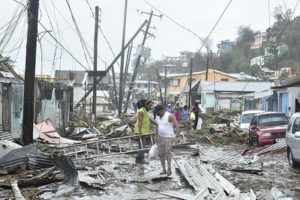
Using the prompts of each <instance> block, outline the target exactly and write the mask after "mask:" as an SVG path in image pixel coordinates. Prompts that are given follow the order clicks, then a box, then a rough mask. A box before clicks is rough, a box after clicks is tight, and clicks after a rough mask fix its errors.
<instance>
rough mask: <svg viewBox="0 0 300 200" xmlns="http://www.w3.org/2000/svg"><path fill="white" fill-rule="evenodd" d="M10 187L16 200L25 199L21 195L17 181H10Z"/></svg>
mask: <svg viewBox="0 0 300 200" xmlns="http://www.w3.org/2000/svg"><path fill="white" fill-rule="evenodd" d="M11 187H12V191H13V193H14V196H15V199H16V200H25V198H24V197H23V195H22V193H21V191H20V189H19V187H18V181H17V180H14V181H12V182H11Z"/></svg>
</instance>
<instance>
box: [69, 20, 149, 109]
mask: <svg viewBox="0 0 300 200" xmlns="http://www.w3.org/2000/svg"><path fill="white" fill-rule="evenodd" d="M146 24H147V20H145V21H144V22H143V24H142V25H141V26H140V27H139V28H138V30H137V31H136V32H135V33H134V35H133V36H132V37H131V38H130V40H129V41H128V42H127V43H126V45H125V46H124V49H126V48H127V47H128V46H129V45H130V44H131V43H132V41H133V40H134V39H135V38H136V37H137V35H138V34H139V33H140V32H141V30H142V28H143V27H144V26H145V25H146ZM121 54H122V52H119V54H118V55H117V56H116V57H115V58H114V59H113V61H112V62H111V63H110V64H109V66H108V67H107V69H106V70H105V71H104V73H105V74H107V73H108V72H109V71H110V70H111V69H112V68H113V66H114V64H115V63H116V62H117V60H118V59H119V58H120V57H121ZM102 78H103V77H99V78H98V79H97V85H98V84H99V83H100V81H101V80H102ZM92 91H93V89H89V90H88V91H87V93H86V94H85V95H84V96H83V97H82V98H81V99H80V100H79V102H78V103H77V104H76V106H75V109H77V108H78V107H79V106H80V104H81V103H82V102H83V101H84V100H85V99H86V98H87V96H88V95H89V94H90V93H91V92H92Z"/></svg>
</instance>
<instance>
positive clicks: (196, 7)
mask: <svg viewBox="0 0 300 200" xmlns="http://www.w3.org/2000/svg"><path fill="white" fill-rule="evenodd" d="M0 1H2V4H1V5H2V6H1V7H0V27H2V26H3V25H5V24H6V23H8V22H9V20H10V19H11V18H12V17H14V16H15V14H14V13H15V10H16V9H17V8H18V7H19V11H20V10H21V9H24V6H23V5H21V4H19V3H17V1H19V2H21V3H23V4H26V3H25V2H26V0H0ZM146 1H147V2H149V3H150V4H152V5H154V6H155V7H156V8H158V9H159V10H160V11H161V12H162V14H164V15H167V16H169V17H171V18H172V19H173V20H175V21H176V22H178V23H179V24H181V25H183V26H185V27H186V28H188V29H190V30H192V31H193V32H195V33H196V34H197V35H198V36H200V37H201V38H206V37H207V36H208V34H209V32H210V31H211V29H212V28H213V26H214V25H215V23H216V22H217V20H218V18H219V17H220V15H221V13H222V12H223V10H224V9H225V7H226V5H227V4H228V3H229V1H230V0H209V1H207V0H206V1H204V0H146ZM297 1H298V0H232V3H231V4H230V6H229V7H228V9H227V11H226V13H225V14H224V16H223V17H222V19H221V20H220V22H219V23H218V25H217V27H216V29H215V30H214V31H213V33H212V35H211V37H210V38H209V39H210V40H211V41H212V46H211V48H212V49H213V50H214V51H216V49H217V46H216V45H217V44H218V43H219V42H220V41H222V40H227V39H229V40H235V39H236V37H237V29H238V27H240V26H250V27H251V28H252V29H253V30H255V31H261V32H263V31H265V30H266V29H267V28H268V27H269V17H270V22H271V24H272V23H273V22H274V18H273V13H274V8H275V7H278V6H282V7H283V9H285V8H291V9H294V8H295V6H296V4H297ZM4 2H5V3H4ZM66 2H67V1H66V0H40V10H39V20H40V22H41V24H43V27H42V26H41V25H39V28H38V32H39V34H38V35H39V37H38V38H39V40H40V43H38V44H37V57H36V59H37V66H36V74H50V75H52V76H53V75H54V71H55V70H58V69H63V70H85V69H92V68H93V65H92V58H91V57H92V56H93V43H94V26H95V22H94V17H93V13H92V12H94V9H95V6H99V7H100V9H101V16H100V18H101V22H100V24H99V26H101V29H102V30H103V33H104V34H105V36H106V38H107V40H108V41H109V43H110V45H111V48H112V49H113V52H114V53H115V54H118V53H119V52H120V50H121V43H122V29H123V16H124V5H125V0H69V3H70V7H71V9H72V11H73V14H74V18H75V20H76V22H77V24H78V27H79V30H80V32H81V35H82V38H83V39H84V41H85V42H86V43H87V46H88V47H87V49H88V50H89V54H90V55H86V57H87V59H85V55H84V51H83V48H82V45H81V42H80V39H79V36H78V32H76V30H75V26H74V23H73V21H72V18H71V14H70V12H69V9H68V6H67V3H66ZM269 2H270V11H271V12H270V15H269V6H268V5H269ZM151 9H153V8H151V7H150V6H149V5H148V4H147V3H146V2H145V1H144V0H128V14H127V26H126V41H127V40H129V39H130V38H131V36H132V35H133V34H134V33H135V31H136V30H137V29H138V27H139V26H140V25H141V24H142V23H143V21H144V20H145V19H148V17H149V15H147V14H142V13H141V11H144V12H150V11H151ZM153 10H154V13H155V14H158V15H160V14H161V13H160V12H159V11H157V10H155V9H153ZM298 15H300V6H299V7H297V9H296V10H295V16H298ZM26 20H27V19H26V13H24V14H23V15H22V17H21V19H20V21H19V22H18V25H17V27H16V29H15V31H14V32H13V34H12V37H11V39H10V40H9V42H8V43H7V45H6V46H4V45H3V43H1V42H0V53H1V54H2V55H3V56H9V57H10V58H11V59H12V60H13V61H14V65H15V69H16V71H18V72H19V73H24V68H25V64H24V63H25V49H26V28H27V24H26V23H27V21H26ZM4 30H5V29H0V41H1V40H2V37H3V35H4V34H3V33H4ZM45 30H47V31H49V32H50V33H51V34H52V35H53V36H54V37H55V38H56V39H57V41H59V42H60V43H61V44H62V45H63V47H64V49H66V50H67V51H69V52H70V54H72V56H73V57H74V58H76V60H77V61H76V60H75V59H74V58H72V56H70V55H69V53H67V51H66V50H63V49H62V48H61V47H60V46H58V47H57V44H56V42H55V40H54V39H53V38H52V37H51V36H50V35H49V34H48V33H46V32H45ZM150 32H151V33H152V34H154V35H155V37H154V38H153V37H149V38H147V41H146V45H145V46H147V47H149V48H151V60H159V59H161V58H162V56H163V55H164V56H178V55H179V52H180V51H185V50H187V51H192V52H196V51H198V49H199V48H200V47H201V44H202V43H201V41H200V40H199V39H198V38H197V37H195V36H194V35H193V34H191V33H190V32H188V31H186V30H184V29H182V28H181V27H179V26H178V25H176V24H175V23H174V22H172V21H170V20H169V19H168V18H167V17H165V16H163V17H162V18H159V17H153V20H152V23H151V29H150ZM141 41H142V34H140V35H139V37H137V38H136V39H135V40H134V46H137V45H138V44H140V43H141ZM4 47H5V48H4ZM133 51H135V49H134V50H133ZM54 55H56V56H54ZM89 56H90V57H89ZM98 56H99V59H98V69H101V70H103V69H105V67H106V66H107V65H109V64H110V62H111V61H112V60H113V58H114V56H113V54H112V52H111V51H110V48H109V46H108V45H107V43H106V41H105V39H104V36H103V34H102V33H101V32H99V42H98ZM53 58H55V59H53ZM78 61H79V62H78ZM79 63H80V64H79ZM82 65H83V66H82ZM116 71H118V66H116Z"/></svg>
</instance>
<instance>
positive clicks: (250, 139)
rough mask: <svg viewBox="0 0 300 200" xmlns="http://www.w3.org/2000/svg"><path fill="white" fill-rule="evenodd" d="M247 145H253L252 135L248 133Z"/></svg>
mask: <svg viewBox="0 0 300 200" xmlns="http://www.w3.org/2000/svg"><path fill="white" fill-rule="evenodd" d="M249 145H253V137H252V136H251V135H250V134H249Z"/></svg>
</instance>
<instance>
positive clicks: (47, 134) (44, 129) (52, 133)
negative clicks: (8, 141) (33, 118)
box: [34, 120, 79, 145]
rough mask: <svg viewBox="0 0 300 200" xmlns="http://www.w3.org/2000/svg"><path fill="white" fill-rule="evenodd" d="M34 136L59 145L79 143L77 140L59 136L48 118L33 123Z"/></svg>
mask: <svg viewBox="0 0 300 200" xmlns="http://www.w3.org/2000/svg"><path fill="white" fill-rule="evenodd" d="M34 138H35V139H38V138H39V139H41V140H43V141H47V142H49V143H54V144H60V145H64V144H75V143H79V142H78V141H75V140H70V139H67V138H63V137H61V136H60V135H59V134H58V133H57V132H56V130H55V128H54V126H53V124H52V122H51V121H50V120H46V121H43V122H41V123H39V124H34Z"/></svg>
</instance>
